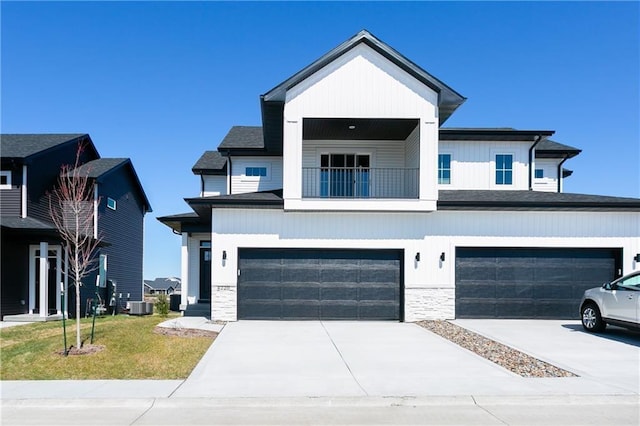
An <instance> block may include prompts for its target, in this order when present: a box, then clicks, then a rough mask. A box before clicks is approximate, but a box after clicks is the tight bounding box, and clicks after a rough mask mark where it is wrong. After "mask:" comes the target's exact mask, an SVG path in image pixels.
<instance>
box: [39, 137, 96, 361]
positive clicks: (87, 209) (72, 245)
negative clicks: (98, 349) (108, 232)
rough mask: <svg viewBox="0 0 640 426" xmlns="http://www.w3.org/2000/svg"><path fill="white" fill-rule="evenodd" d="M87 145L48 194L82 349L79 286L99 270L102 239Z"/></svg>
mask: <svg viewBox="0 0 640 426" xmlns="http://www.w3.org/2000/svg"><path fill="white" fill-rule="evenodd" d="M84 149H85V145H83V144H80V145H79V146H78V150H77V152H76V159H75V164H73V165H63V166H62V167H61V169H60V175H59V177H58V182H57V184H56V186H55V187H54V189H53V190H52V191H51V192H50V193H49V213H50V215H51V219H52V221H53V223H54V225H55V227H56V229H57V230H58V233H59V234H60V238H61V239H62V246H63V248H64V251H65V253H67V254H68V256H67V257H68V261H67V262H63V264H64V266H63V268H62V269H63V270H62V272H63V274H65V275H66V276H67V277H69V278H70V279H71V280H72V282H73V285H74V286H75V291H76V348H78V349H79V348H80V347H81V345H82V341H81V339H80V287H81V286H82V279H83V278H85V277H86V276H87V275H89V274H90V273H92V272H93V271H95V270H97V269H98V267H99V264H98V262H97V260H96V252H97V249H98V246H99V244H100V240H101V239H100V238H99V236H98V235H97V234H96V233H95V230H94V214H98V212H97V211H95V212H94V202H95V200H94V182H93V180H92V179H91V178H90V177H89V170H88V168H87V167H86V166H85V167H84V168H83V167H81V166H82V162H81V158H82V152H83V151H84Z"/></svg>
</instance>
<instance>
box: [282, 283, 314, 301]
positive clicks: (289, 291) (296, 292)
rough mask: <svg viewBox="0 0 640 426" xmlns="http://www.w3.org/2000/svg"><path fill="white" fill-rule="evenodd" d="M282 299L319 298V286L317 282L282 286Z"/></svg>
mask: <svg viewBox="0 0 640 426" xmlns="http://www.w3.org/2000/svg"><path fill="white" fill-rule="evenodd" d="M282 299H283V300H284V301H290V300H319V299H320V287H319V286H318V285H317V284H316V285H312V286H302V285H294V286H287V287H282Z"/></svg>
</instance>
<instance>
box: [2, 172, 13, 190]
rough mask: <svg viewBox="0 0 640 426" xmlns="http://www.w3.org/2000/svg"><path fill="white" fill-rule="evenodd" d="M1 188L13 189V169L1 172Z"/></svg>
mask: <svg viewBox="0 0 640 426" xmlns="http://www.w3.org/2000/svg"><path fill="white" fill-rule="evenodd" d="M0 189H11V170H2V171H1V172H0Z"/></svg>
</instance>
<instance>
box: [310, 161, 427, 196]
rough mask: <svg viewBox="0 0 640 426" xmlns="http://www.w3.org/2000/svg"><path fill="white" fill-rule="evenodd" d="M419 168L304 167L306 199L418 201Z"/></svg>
mask: <svg viewBox="0 0 640 426" xmlns="http://www.w3.org/2000/svg"><path fill="white" fill-rule="evenodd" d="M418 180H419V173H418V169H378V168H376V169H374V168H368V167H303V168H302V197H303V198H418Z"/></svg>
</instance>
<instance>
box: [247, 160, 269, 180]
mask: <svg viewBox="0 0 640 426" xmlns="http://www.w3.org/2000/svg"><path fill="white" fill-rule="evenodd" d="M240 170H242V169H240ZM242 180H245V181H268V180H271V167H270V165H269V164H265V163H262V164H251V165H248V166H245V167H244V173H243V174H242Z"/></svg>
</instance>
